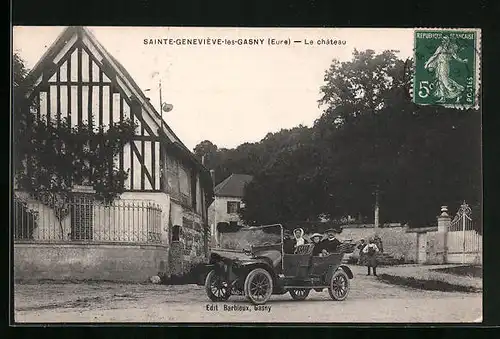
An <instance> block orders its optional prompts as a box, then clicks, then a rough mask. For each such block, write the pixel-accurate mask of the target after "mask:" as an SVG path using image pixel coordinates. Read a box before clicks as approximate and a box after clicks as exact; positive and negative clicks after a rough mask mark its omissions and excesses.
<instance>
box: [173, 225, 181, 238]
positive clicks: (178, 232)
mask: <svg viewBox="0 0 500 339" xmlns="http://www.w3.org/2000/svg"><path fill="white" fill-rule="evenodd" d="M180 239H181V227H180V226H178V225H175V226H174V227H172V241H180Z"/></svg>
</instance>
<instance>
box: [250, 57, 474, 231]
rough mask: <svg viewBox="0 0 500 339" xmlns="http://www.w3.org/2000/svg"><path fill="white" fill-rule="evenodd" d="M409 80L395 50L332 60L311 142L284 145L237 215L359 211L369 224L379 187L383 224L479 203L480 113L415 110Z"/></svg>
mask: <svg viewBox="0 0 500 339" xmlns="http://www.w3.org/2000/svg"><path fill="white" fill-rule="evenodd" d="M410 74H411V61H403V60H400V59H398V58H397V56H396V54H395V53H394V52H392V51H385V52H383V53H380V54H375V53H374V52H373V51H371V50H368V51H364V52H359V51H355V52H354V54H353V59H352V60H351V61H349V62H344V63H339V62H337V61H335V60H334V61H333V63H332V66H331V67H330V68H329V69H328V70H327V71H326V73H325V85H324V86H322V87H321V93H322V98H321V100H320V104H323V105H324V106H325V110H324V113H323V114H322V115H321V117H320V118H319V119H318V120H317V121H316V122H315V125H314V127H313V128H312V129H310V130H308V131H307V132H305V133H306V134H308V136H307V137H306V138H305V139H309V140H310V143H309V145H308V146H307V147H299V146H298V145H297V140H295V139H293V140H292V139H291V140H290V144H288V145H285V144H286V142H285V143H284V145H281V146H280V148H281V151H278V152H276V153H275V154H278V155H279V156H276V157H275V160H274V161H269V162H268V164H267V166H266V167H264V168H263V171H262V172H261V173H260V174H259V175H257V176H256V178H255V179H254V181H253V182H252V183H251V185H249V187H248V188H247V194H246V195H245V201H246V207H245V210H244V211H243V217H244V218H245V219H246V220H247V221H249V222H255V223H265V222H270V221H272V222H276V221H277V220H278V219H281V220H293V219H298V218H303V219H311V218H315V217H316V216H318V215H326V216H329V217H330V218H331V219H339V218H342V217H344V216H346V215H355V216H357V215H359V214H362V215H364V216H368V221H369V220H373V218H372V216H373V207H374V202H375V198H374V192H375V191H379V192H380V203H381V218H382V221H401V222H409V223H410V225H411V226H422V225H428V224H429V223H433V222H435V215H436V213H437V211H438V209H439V206H441V205H442V204H447V205H449V206H451V207H452V208H456V207H458V204H459V203H460V202H461V200H464V199H465V200H467V201H469V202H470V203H472V204H473V205H474V204H477V202H478V201H479V199H480V192H481V187H480V182H481V168H480V167H481V166H480V164H481V162H480V140H481V133H480V129H481V122H480V120H481V119H480V114H479V112H477V111H474V110H469V111H459V110H456V109H447V108H443V107H440V106H417V105H414V104H413V103H412V102H411V99H410V95H409V92H408V88H409V86H410V85H411V82H410V78H411V77H410ZM304 154H305V155H306V157H305V159H307V160H306V161H300V159H304ZM301 179H306V180H301Z"/></svg>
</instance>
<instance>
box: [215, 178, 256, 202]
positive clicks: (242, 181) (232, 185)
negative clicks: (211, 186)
mask: <svg viewBox="0 0 500 339" xmlns="http://www.w3.org/2000/svg"><path fill="white" fill-rule="evenodd" d="M252 179H253V177H252V176H251V175H248V174H231V175H230V176H229V177H227V178H226V179H225V180H224V181H222V182H221V183H220V184H218V185H217V186H216V187H215V190H214V192H215V195H216V196H218V197H233V198H243V195H244V190H245V185H246V184H248V183H249V182H250V181H252Z"/></svg>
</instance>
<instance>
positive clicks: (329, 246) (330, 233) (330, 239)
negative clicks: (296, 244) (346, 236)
mask: <svg viewBox="0 0 500 339" xmlns="http://www.w3.org/2000/svg"><path fill="white" fill-rule="evenodd" d="M337 232H338V231H337V230H336V229H333V228H330V229H328V230H326V235H327V238H326V239H325V240H323V241H322V242H321V243H320V246H321V248H322V249H324V250H326V252H328V253H335V252H337V251H338V247H339V245H341V244H342V242H341V241H340V240H339V239H337Z"/></svg>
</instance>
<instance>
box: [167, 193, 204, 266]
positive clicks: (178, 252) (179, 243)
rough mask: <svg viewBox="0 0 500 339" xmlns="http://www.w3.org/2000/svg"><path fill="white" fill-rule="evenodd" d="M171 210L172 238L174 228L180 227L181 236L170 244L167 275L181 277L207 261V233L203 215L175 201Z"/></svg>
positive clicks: (170, 232)
mask: <svg viewBox="0 0 500 339" xmlns="http://www.w3.org/2000/svg"><path fill="white" fill-rule="evenodd" d="M170 208H171V219H170V225H169V230H170V231H169V234H170V238H171V237H172V233H173V227H174V226H180V234H179V240H176V241H171V244H170V256H169V270H168V273H167V275H168V276H171V275H176V276H179V275H183V274H185V273H187V272H189V270H190V269H191V267H192V266H193V265H195V264H197V263H200V262H203V261H205V260H206V259H207V253H206V251H205V236H206V232H205V230H204V224H203V218H202V217H201V215H199V214H197V213H193V212H192V211H190V210H188V209H186V208H184V207H183V206H182V205H181V204H179V203H177V202H174V201H172V203H171V206H170Z"/></svg>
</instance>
